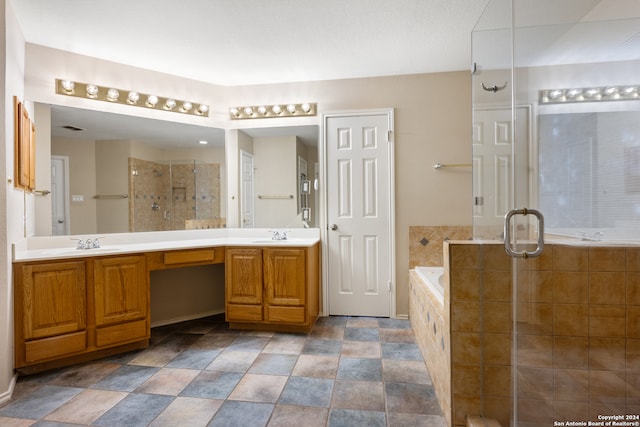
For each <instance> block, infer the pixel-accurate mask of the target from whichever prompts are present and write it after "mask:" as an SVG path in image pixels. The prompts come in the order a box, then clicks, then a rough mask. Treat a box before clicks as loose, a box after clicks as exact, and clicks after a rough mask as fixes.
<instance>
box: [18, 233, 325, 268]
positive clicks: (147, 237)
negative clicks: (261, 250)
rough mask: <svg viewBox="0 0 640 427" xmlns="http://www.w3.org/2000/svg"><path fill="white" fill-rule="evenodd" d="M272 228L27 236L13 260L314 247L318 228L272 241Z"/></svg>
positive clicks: (318, 235) (317, 239)
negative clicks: (87, 245) (85, 245)
mask: <svg viewBox="0 0 640 427" xmlns="http://www.w3.org/2000/svg"><path fill="white" fill-rule="evenodd" d="M272 231H273V229H261V228H255V229H249V228H235V229H234V228H217V229H206V230H179V231H152V232H144V233H115V234H104V235H100V234H96V235H76V236H49V237H29V238H26V239H23V240H21V241H19V242H16V243H14V244H12V255H13V261H14V262H23V261H41V260H55V259H66V258H78V257H91V256H101V255H118V254H130V253H142V252H153V251H164V250H175V249H196V248H205V247H214V246H261V247H264V246H272V247H277V246H297V247H305V246H313V245H314V244H316V243H317V242H319V241H320V229H318V228H300V229H284V230H280V229H278V231H286V234H287V239H286V240H273V239H272V238H271V237H272ZM95 238H100V248H92V249H76V244H77V240H74V239H82V240H86V239H92V240H93V239H95Z"/></svg>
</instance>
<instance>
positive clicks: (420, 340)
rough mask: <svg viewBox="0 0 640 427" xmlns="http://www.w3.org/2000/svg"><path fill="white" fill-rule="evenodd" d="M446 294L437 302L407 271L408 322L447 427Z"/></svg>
mask: <svg viewBox="0 0 640 427" xmlns="http://www.w3.org/2000/svg"><path fill="white" fill-rule="evenodd" d="M448 305H449V301H448V294H447V296H446V297H445V303H444V304H442V303H440V302H439V301H438V300H437V299H436V298H435V297H434V296H433V294H432V293H431V291H430V290H429V289H428V288H427V286H426V285H425V284H424V283H423V281H422V279H421V278H420V277H419V276H418V274H417V273H416V272H415V271H413V270H412V271H410V272H409V320H410V321H411V329H412V330H413V331H414V336H415V339H416V343H417V344H418V347H420V351H421V352H422V356H423V358H424V360H425V363H426V365H427V368H428V370H429V372H430V373H431V380H432V382H433V388H434V390H435V392H436V395H437V396H438V402H439V403H440V408H441V409H442V412H443V414H444V417H445V420H446V422H447V425H448V426H450V425H451V421H452V420H451V346H450V342H451V334H450V332H449V315H448V311H447V313H446V314H445V307H446V306H448Z"/></svg>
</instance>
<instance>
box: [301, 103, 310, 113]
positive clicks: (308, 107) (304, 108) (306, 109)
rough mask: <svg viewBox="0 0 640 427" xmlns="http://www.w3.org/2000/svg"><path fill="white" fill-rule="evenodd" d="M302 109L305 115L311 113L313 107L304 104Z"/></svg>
mask: <svg viewBox="0 0 640 427" xmlns="http://www.w3.org/2000/svg"><path fill="white" fill-rule="evenodd" d="M300 108H302V111H304V112H305V113H309V112H310V111H311V105H309V104H307V103H304V104H302V106H301V107H300Z"/></svg>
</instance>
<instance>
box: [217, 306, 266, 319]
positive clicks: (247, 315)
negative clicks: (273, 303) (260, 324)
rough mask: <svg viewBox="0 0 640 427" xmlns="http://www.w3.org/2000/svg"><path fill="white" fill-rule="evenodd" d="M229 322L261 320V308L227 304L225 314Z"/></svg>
mask: <svg viewBox="0 0 640 427" xmlns="http://www.w3.org/2000/svg"><path fill="white" fill-rule="evenodd" d="M226 317H227V321H229V322H241V321H244V322H247V321H248V322H256V321H261V320H262V306H261V305H248V304H227V312H226Z"/></svg>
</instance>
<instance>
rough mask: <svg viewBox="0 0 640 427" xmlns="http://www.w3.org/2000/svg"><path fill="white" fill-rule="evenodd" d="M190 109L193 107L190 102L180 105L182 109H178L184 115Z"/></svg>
mask: <svg viewBox="0 0 640 427" xmlns="http://www.w3.org/2000/svg"><path fill="white" fill-rule="evenodd" d="M192 108H193V105H192V104H191V103H190V102H185V103H183V104H182V107H180V109H181V110H182V111H184V112H185V113H186V112H187V111H190V110H191V109H192Z"/></svg>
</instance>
